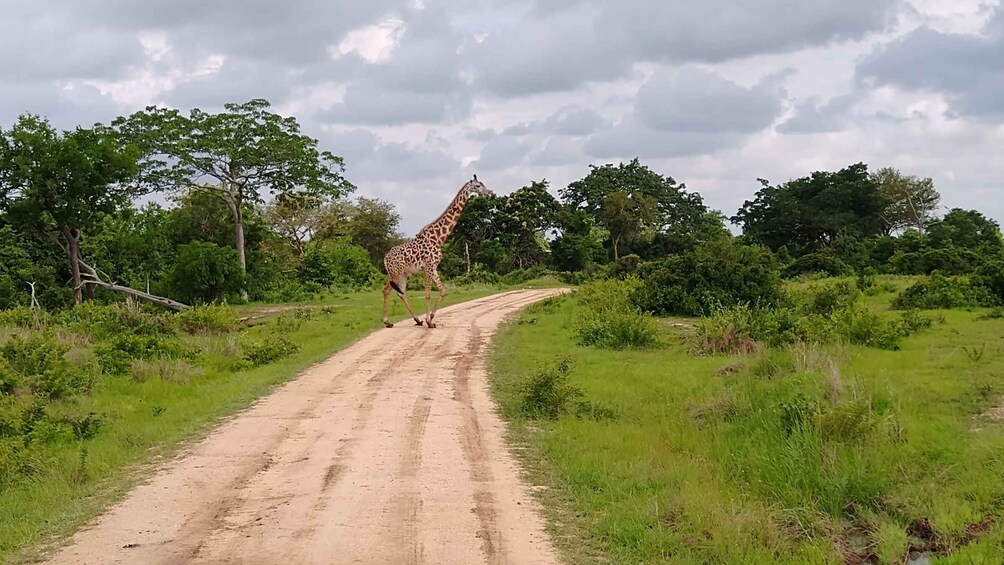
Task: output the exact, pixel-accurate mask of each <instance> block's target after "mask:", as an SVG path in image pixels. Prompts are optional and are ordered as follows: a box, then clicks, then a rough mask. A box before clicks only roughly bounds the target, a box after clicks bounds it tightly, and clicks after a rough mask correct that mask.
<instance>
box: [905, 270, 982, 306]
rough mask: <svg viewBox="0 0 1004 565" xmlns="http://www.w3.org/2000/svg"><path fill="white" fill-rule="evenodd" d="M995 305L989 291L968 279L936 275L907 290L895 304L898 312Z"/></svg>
mask: <svg viewBox="0 0 1004 565" xmlns="http://www.w3.org/2000/svg"><path fill="white" fill-rule="evenodd" d="M994 302H995V300H994V298H993V296H992V295H991V294H990V291H989V290H987V289H986V288H985V287H982V286H976V285H973V284H972V282H971V281H970V280H969V279H968V278H966V277H945V276H943V275H941V274H940V273H934V274H933V275H931V276H930V277H928V278H927V279H925V280H921V281H918V282H916V283H914V284H913V285H912V286H910V287H909V288H907V289H906V290H904V291H903V292H901V293H900V294H899V296H897V297H896V298H895V299H894V300H893V301H892V307H893V308H895V309H897V310H935V309H949V308H969V307H974V306H992V305H993V303H994Z"/></svg>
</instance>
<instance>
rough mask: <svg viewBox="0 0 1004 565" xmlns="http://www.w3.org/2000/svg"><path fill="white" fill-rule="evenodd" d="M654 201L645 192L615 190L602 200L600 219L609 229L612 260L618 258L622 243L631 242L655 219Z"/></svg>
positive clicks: (651, 224) (649, 226)
mask: <svg viewBox="0 0 1004 565" xmlns="http://www.w3.org/2000/svg"><path fill="white" fill-rule="evenodd" d="M656 206H657V204H656V201H655V199H654V198H653V197H651V196H649V195H647V194H634V195H632V194H630V193H628V192H626V191H623V190H615V191H614V192H611V193H609V194H607V197H606V198H605V199H604V200H603V209H602V211H601V212H600V221H601V222H602V224H603V227H605V228H606V229H607V230H608V231H610V237H611V241H610V243H611V245H612V246H613V251H614V261H617V260H618V259H620V246H621V244H622V243H631V242H633V241H635V240H637V239H638V238H639V237H640V236H641V234H642V233H643V232H644V231H645V230H646V229H649V228H651V227H652V226H653V224H654V223H655V221H656V215H657V209H656Z"/></svg>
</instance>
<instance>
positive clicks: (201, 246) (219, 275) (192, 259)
mask: <svg viewBox="0 0 1004 565" xmlns="http://www.w3.org/2000/svg"><path fill="white" fill-rule="evenodd" d="M169 279H170V280H169V285H170V288H171V292H172V295H173V296H174V297H176V298H177V299H178V300H181V301H182V302H188V303H196V302H202V303H210V302H216V301H219V300H222V299H224V298H226V297H230V296H235V295H238V294H239V293H240V291H241V289H242V288H244V274H243V273H242V272H241V267H240V261H239V259H238V256H237V250H236V249H232V248H230V247H220V246H219V245H216V244H215V243H209V242H205V241H195V242H192V243H189V244H187V245H181V246H179V247H178V260H177V262H176V263H175V264H174V269H173V270H172V271H171V274H170V277H169Z"/></svg>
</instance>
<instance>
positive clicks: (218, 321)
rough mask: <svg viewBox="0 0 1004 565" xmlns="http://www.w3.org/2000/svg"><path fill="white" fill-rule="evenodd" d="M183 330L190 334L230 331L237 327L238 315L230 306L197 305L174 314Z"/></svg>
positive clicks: (175, 319)
mask: <svg viewBox="0 0 1004 565" xmlns="http://www.w3.org/2000/svg"><path fill="white" fill-rule="evenodd" d="M174 321H175V322H176V323H177V324H178V327H179V328H181V331H183V332H186V333H190V334H217V333H228V332H231V331H233V330H234V329H235V328H236V327H237V317H236V316H235V315H234V312H233V310H231V309H230V307H229V306H222V305H220V306H218V305H209V306H202V305H196V306H193V307H192V308H189V309H188V310H182V311H181V312H178V314H176V315H175V316H174Z"/></svg>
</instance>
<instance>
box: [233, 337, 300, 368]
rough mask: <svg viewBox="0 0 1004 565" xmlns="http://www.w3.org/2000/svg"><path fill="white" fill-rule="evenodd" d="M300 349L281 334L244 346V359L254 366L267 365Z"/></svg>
mask: <svg viewBox="0 0 1004 565" xmlns="http://www.w3.org/2000/svg"><path fill="white" fill-rule="evenodd" d="M299 350H300V346H299V345H297V344H295V343H293V342H291V341H289V340H287V339H286V338H284V337H281V336H274V337H268V338H265V339H263V340H260V341H254V342H251V343H249V344H247V345H245V346H244V359H245V360H247V361H248V362H250V363H251V364H252V365H254V366H255V367H260V366H262V365H268V364H269V363H273V362H275V361H278V360H279V359H282V358H284V357H289V356H290V355H292V354H294V353H296V352H297V351H299Z"/></svg>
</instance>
